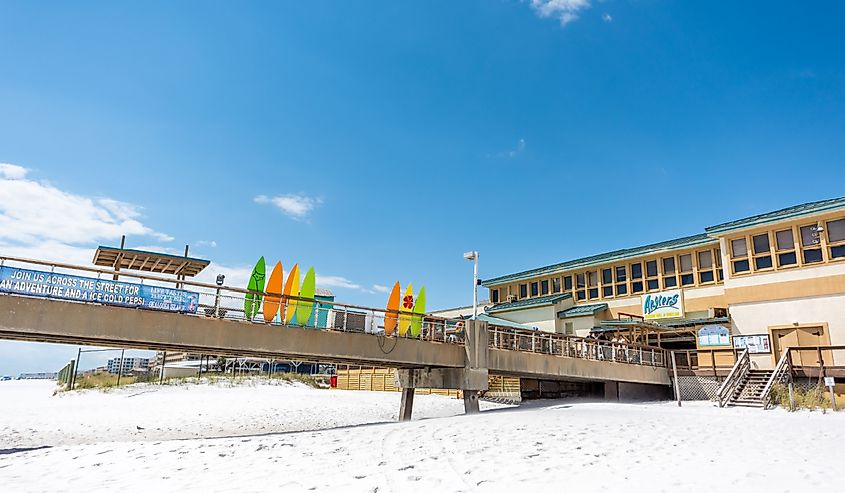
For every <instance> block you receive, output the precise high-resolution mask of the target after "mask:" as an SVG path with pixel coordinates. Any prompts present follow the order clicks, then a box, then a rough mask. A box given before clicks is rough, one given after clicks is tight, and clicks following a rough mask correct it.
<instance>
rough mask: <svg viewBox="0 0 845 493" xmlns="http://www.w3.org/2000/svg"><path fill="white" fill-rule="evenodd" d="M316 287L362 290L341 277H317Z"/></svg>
mask: <svg viewBox="0 0 845 493" xmlns="http://www.w3.org/2000/svg"><path fill="white" fill-rule="evenodd" d="M317 286H320V287H321V288H344V289H364V287H363V286H361V285H360V284H356V283H354V282H352V281H350V280H349V279H347V278H345V277H343V276H317Z"/></svg>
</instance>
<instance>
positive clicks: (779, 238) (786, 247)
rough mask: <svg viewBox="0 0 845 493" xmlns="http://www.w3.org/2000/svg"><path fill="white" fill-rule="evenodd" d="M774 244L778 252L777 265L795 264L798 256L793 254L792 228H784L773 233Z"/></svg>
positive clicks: (793, 239)
mask: <svg viewBox="0 0 845 493" xmlns="http://www.w3.org/2000/svg"><path fill="white" fill-rule="evenodd" d="M775 246H776V247H777V254H778V267H786V266H788V265H796V264H797V263H798V257H797V256H796V255H795V238H794V237H793V236H792V229H784V230H783V231H778V232H776V233H775Z"/></svg>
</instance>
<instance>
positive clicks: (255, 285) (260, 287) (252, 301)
mask: <svg viewBox="0 0 845 493" xmlns="http://www.w3.org/2000/svg"><path fill="white" fill-rule="evenodd" d="M265 272H266V270H265V268H264V257H261V258H260V259H258V263H256V264H255V268H254V269H252V275H251V276H250V277H249V284H247V286H246V288H247V289H248V290H250V291H261V292H264V275H265ZM260 308H261V295H260V294H253V293H247V294H246V296H244V315H245V316H246V319H247V320H252V318H253V317H255V316H256V315H258V310H259V309H260Z"/></svg>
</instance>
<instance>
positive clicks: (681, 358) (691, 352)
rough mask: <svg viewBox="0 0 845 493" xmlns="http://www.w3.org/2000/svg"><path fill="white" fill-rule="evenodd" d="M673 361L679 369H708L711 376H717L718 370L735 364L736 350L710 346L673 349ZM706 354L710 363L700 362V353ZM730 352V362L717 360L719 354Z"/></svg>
mask: <svg viewBox="0 0 845 493" xmlns="http://www.w3.org/2000/svg"><path fill="white" fill-rule="evenodd" d="M673 352H674V353H675V362H676V363H677V365H678V369H679V370H708V369H709V370H710V371H712V372H713V376H718V373H719V371H720V370H722V371H724V370H725V369H726V368H733V367H734V366H735V365H736V360H737V358H738V352H737V349H736V348H712V349H709V348H708V349H702V350H698V349H675V350H674V351H673ZM702 354H704V355H707V356H709V358H710V364H706V363H705V364H701V359H702V358H701V355H702ZM725 354H730V355H731V361H730V364H724V363H722V362H717V359H720V358H717V357H718V356H720V355H725Z"/></svg>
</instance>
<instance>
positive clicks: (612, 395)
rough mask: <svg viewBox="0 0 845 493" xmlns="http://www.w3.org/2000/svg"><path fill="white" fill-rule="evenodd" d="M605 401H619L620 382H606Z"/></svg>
mask: <svg viewBox="0 0 845 493" xmlns="http://www.w3.org/2000/svg"><path fill="white" fill-rule="evenodd" d="M604 400H606V401H618V400H619V382H604Z"/></svg>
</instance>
